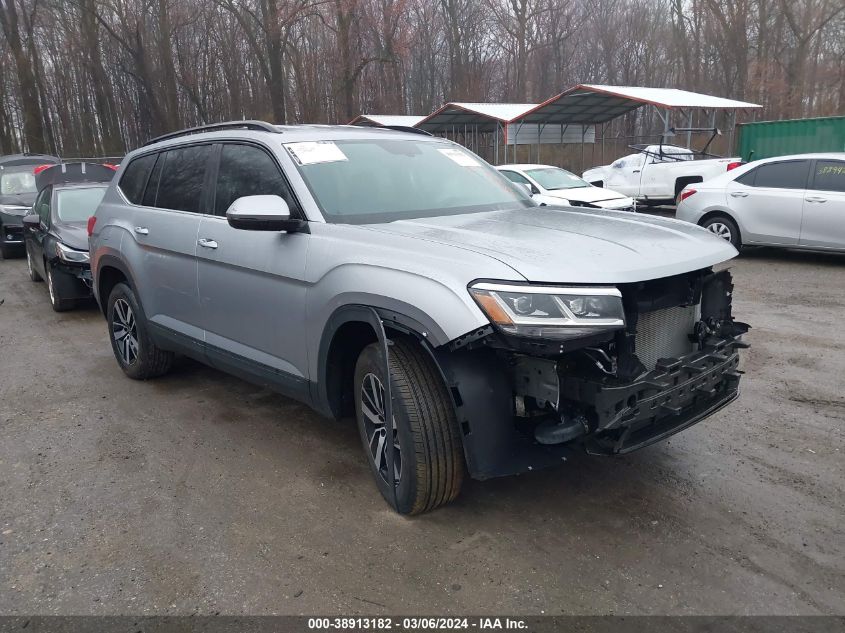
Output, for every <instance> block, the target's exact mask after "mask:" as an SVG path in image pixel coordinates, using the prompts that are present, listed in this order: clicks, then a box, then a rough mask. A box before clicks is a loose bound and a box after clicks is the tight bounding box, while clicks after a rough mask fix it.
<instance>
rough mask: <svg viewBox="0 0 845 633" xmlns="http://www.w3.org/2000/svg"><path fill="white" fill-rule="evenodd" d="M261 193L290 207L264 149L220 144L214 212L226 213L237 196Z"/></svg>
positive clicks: (279, 176)
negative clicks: (278, 198)
mask: <svg viewBox="0 0 845 633" xmlns="http://www.w3.org/2000/svg"><path fill="white" fill-rule="evenodd" d="M262 195H265V196H279V197H281V198H283V199H284V200H285V202H287V203H288V206H290V207H291V208H292V207H293V201H292V200H291V196H290V194H289V192H288V188H287V185H286V184H285V180H284V178H283V176H282V172H281V171H279V167H278V166H277V165H276V162H275V161H274V160H273V159H272V158H271V157H270V155H269V154H267V152H265V151H264V150H262V149H259V148H258V147H255V146H252V145H235V144H226V145H223V148H222V149H221V151H220V168H219V169H218V171H217V192H216V194H215V198H214V213H215V214H216V215H225V214H226V210H227V209H228V208H229V206H230V205H231V204H232V203H233V202H234V201H235V200H237V199H238V198H242V197H244V196H262Z"/></svg>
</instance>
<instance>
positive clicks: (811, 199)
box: [804, 196, 827, 202]
mask: <svg viewBox="0 0 845 633" xmlns="http://www.w3.org/2000/svg"><path fill="white" fill-rule="evenodd" d="M804 200H806V201H807V202H827V198H822V197H821V196H807V197H806V198H804Z"/></svg>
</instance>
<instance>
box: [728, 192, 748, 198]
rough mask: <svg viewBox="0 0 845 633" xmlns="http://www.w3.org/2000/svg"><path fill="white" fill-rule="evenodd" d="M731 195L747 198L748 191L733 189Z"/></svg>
mask: <svg viewBox="0 0 845 633" xmlns="http://www.w3.org/2000/svg"><path fill="white" fill-rule="evenodd" d="M731 196H733V197H734V198H747V197H748V192H746V191H731Z"/></svg>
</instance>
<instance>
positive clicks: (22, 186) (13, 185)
mask: <svg viewBox="0 0 845 633" xmlns="http://www.w3.org/2000/svg"><path fill="white" fill-rule="evenodd" d="M32 169H33V167H32V165H29V166H28V167H21V168H17V169H9V168H6V169H4V170H3V171H0V195H3V196H15V195H19V194H22V193H35V192H36V189H35V175H34V174H33V173H32Z"/></svg>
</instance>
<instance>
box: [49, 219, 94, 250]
mask: <svg viewBox="0 0 845 633" xmlns="http://www.w3.org/2000/svg"><path fill="white" fill-rule="evenodd" d="M53 233H55V234H56V237H57V238H59V241H60V242H61V243H62V244H65V245H66V246H70V247H71V248H75V249H76V250H78V251H87V250H88V223H87V222H68V223H61V224H59V223H56V224H53Z"/></svg>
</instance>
